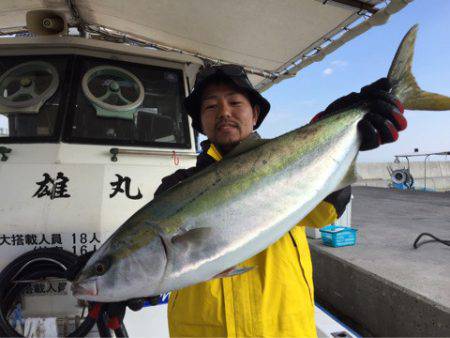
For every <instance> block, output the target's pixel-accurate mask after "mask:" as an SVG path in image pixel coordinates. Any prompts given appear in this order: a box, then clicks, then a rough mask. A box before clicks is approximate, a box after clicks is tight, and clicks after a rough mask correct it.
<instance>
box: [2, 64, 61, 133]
mask: <svg viewBox="0 0 450 338" xmlns="http://www.w3.org/2000/svg"><path fill="white" fill-rule="evenodd" d="M66 68H67V59H64V58H61V57H51V56H42V57H33V58H30V57H2V58H0V139H1V140H2V141H3V140H4V139H13V140H16V139H28V140H33V139H40V138H42V139H50V138H52V137H55V136H56V131H57V127H56V125H57V117H58V113H59V110H60V104H61V97H62V92H63V88H64V86H63V85H62V84H64V83H65V73H66Z"/></svg>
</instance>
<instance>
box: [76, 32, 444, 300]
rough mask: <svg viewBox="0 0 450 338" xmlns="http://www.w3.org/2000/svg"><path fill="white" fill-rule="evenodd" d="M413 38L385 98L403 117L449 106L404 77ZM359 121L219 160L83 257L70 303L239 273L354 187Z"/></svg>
mask: <svg viewBox="0 0 450 338" xmlns="http://www.w3.org/2000/svg"><path fill="white" fill-rule="evenodd" d="M416 32H417V27H416V26H414V27H413V28H411V29H410V31H409V32H408V33H407V34H406V36H405V38H404V39H403V41H402V43H401V44H400V47H399V49H398V51H397V53H396V56H395V57H394V60H393V62H392V66H391V68H390V70H389V75H388V78H389V80H390V81H391V83H392V84H393V89H392V93H393V94H394V95H395V96H396V97H397V98H398V99H399V100H400V101H401V102H403V104H404V106H405V107H406V108H407V109H423V110H426V109H430V110H448V109H450V98H448V97H445V96H442V95H439V94H433V93H427V92H424V91H422V90H421V89H420V88H419V87H418V86H417V84H416V82H415V79H414V76H413V75H412V74H411V62H412V55H413V47H414V42H415V37H416ZM366 113H367V103H365V102H362V103H361V104H359V105H355V106H353V107H352V108H350V109H347V110H345V111H342V112H340V113H339V114H336V115H333V116H331V117H327V118H325V119H322V120H319V121H318V122H316V123H313V124H309V125H306V126H304V127H301V128H299V129H296V130H294V131H291V132H289V133H287V134H284V135H281V136H279V137H277V138H275V139H272V140H269V141H266V142H265V143H263V144H261V145H258V146H255V147H253V148H251V149H246V151H243V152H242V153H240V154H235V155H234V156H229V157H225V158H224V159H223V160H222V161H220V162H217V163H215V164H213V165H211V166H209V167H208V168H206V169H204V170H203V171H201V172H200V173H198V174H196V175H194V176H192V177H190V178H188V179H186V180H185V181H183V182H182V183H180V184H178V185H176V186H174V187H173V188H171V189H169V190H168V191H166V192H164V193H162V194H161V195H159V196H158V197H157V198H155V199H154V200H153V201H151V202H150V203H148V204H147V205H146V206H144V207H143V208H142V209H140V210H139V211H138V212H136V213H135V214H134V215H133V216H132V217H130V219H129V220H127V221H126V222H125V223H124V224H123V225H122V226H121V227H120V228H119V229H118V230H117V231H116V232H115V233H114V234H113V235H112V236H111V237H110V238H109V239H108V240H107V241H106V242H105V243H104V244H103V245H102V246H101V247H100V249H99V250H98V251H97V252H95V253H94V254H93V255H92V257H91V258H90V260H89V261H88V262H87V264H86V266H85V267H84V269H83V270H82V271H81V272H80V274H79V275H78V276H77V278H76V280H75V282H74V283H73V291H74V295H75V296H77V297H79V298H82V299H87V300H92V301H102V302H105V301H106V302H111V301H121V300H126V299H130V298H138V297H146V296H155V295H159V294H161V293H164V292H167V291H172V290H176V289H180V288H183V287H186V286H189V285H192V284H195V283H199V282H202V281H206V280H209V279H211V278H215V277H217V276H221V277H222V276H227V275H233V274H236V273H241V272H244V271H247V270H248V268H251V267H247V268H246V269H243V270H236V269H233V267H234V266H236V265H237V264H239V263H241V262H243V261H245V260H246V259H248V258H250V257H252V256H253V255H255V254H257V253H258V252H260V251H262V250H264V249H265V248H267V247H268V246H269V245H270V244H272V243H274V242H275V241H277V240H278V239H279V238H280V237H281V236H283V235H284V234H285V233H286V232H287V231H289V230H290V229H291V228H292V227H294V226H295V225H296V224H297V223H298V221H299V220H301V219H302V218H304V217H305V216H306V215H307V214H308V213H309V212H310V211H311V210H312V209H314V208H315V207H316V206H317V205H318V204H319V203H320V202H321V201H322V200H323V199H324V198H325V197H326V196H327V195H329V194H330V193H332V192H334V191H336V190H338V189H341V188H343V187H345V186H347V185H349V184H351V183H353V182H354V181H355V179H356V173H355V163H354V161H355V158H356V156H357V154H358V150H359V147H360V136H359V134H358V128H357V125H358V122H359V121H360V120H361V119H362V118H363V117H364V115H365V114H366ZM98 266H101V267H106V269H105V271H106V272H104V273H103V272H102V273H98V272H97V271H98V269H96V268H97V267H98ZM101 270H102V271H103V269H101Z"/></svg>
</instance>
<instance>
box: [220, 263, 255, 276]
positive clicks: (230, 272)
mask: <svg viewBox="0 0 450 338" xmlns="http://www.w3.org/2000/svg"><path fill="white" fill-rule="evenodd" d="M253 269H254V266H244V267H242V268H240V267H237V266H233V267H232V268H229V269H226V270H224V271H222V272H221V273H219V274H217V275H215V276H214V277H213V278H224V277H231V276H237V275H240V274H243V273H245V272H247V271H250V270H253Z"/></svg>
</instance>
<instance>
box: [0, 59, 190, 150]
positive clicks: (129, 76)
mask: <svg viewBox="0 0 450 338" xmlns="http://www.w3.org/2000/svg"><path fill="white" fill-rule="evenodd" d="M0 94H1V96H0V142H4V141H6V142H14V141H19V142H24V141H29V142H36V141H43V140H48V141H59V140H61V139H62V140H64V141H65V142H71V143H92V144H111V145H139V146H156V147H178V148H180V147H181V148H190V139H189V128H188V121H187V117H186V115H185V114H183V113H182V100H183V98H184V87H183V73H182V71H181V70H178V69H169V68H163V67H156V66H150V65H142V64H136V63H131V62H121V61H112V60H106V59H100V58H91V57H84V56H56V57H48V56H46V57H27V58H21V59H17V58H16V57H3V59H2V60H1V69H0ZM64 116H65V118H64V121H65V125H64V127H61V126H62V121H63V117H64Z"/></svg>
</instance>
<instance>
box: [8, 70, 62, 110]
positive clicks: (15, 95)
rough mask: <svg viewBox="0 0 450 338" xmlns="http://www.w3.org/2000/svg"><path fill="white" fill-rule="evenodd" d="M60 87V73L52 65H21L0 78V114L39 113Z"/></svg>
mask: <svg viewBox="0 0 450 338" xmlns="http://www.w3.org/2000/svg"><path fill="white" fill-rule="evenodd" d="M46 77H49V81H48V80H46V79H45V78H46ZM58 85H59V76H58V71H57V70H56V68H55V67H54V66H53V65H52V64H50V63H48V62H44V61H30V62H25V63H21V64H19V65H17V66H15V67H13V68H11V69H10V70H8V71H7V72H5V73H4V74H3V75H2V76H0V112H1V113H10V112H25V113H38V112H39V109H40V108H41V107H42V105H43V104H44V103H45V101H47V100H48V99H49V98H50V97H52V96H53V94H55V92H56V90H57V89H58Z"/></svg>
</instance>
